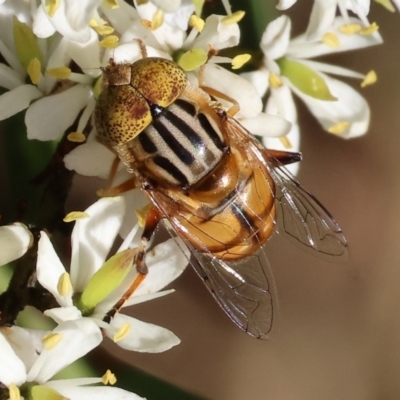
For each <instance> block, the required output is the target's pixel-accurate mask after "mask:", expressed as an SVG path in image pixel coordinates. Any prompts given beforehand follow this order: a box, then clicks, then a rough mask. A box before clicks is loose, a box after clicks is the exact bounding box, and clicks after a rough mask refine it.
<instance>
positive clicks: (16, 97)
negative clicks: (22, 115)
mask: <svg viewBox="0 0 400 400" xmlns="http://www.w3.org/2000/svg"><path fill="white" fill-rule="evenodd" d="M42 96H43V94H42V92H41V91H40V90H39V89H38V88H37V87H36V86H34V85H22V86H18V87H17V88H15V89H13V90H10V91H9V92H6V93H4V94H2V95H1V96H0V120H3V119H7V118H9V117H11V116H12V115H15V114H17V113H19V112H20V111H22V110H25V108H27V107H28V106H29V104H30V103H31V101H32V100H35V99H38V98H39V97H42Z"/></svg>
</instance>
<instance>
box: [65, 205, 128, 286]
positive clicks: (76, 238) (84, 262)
mask: <svg viewBox="0 0 400 400" xmlns="http://www.w3.org/2000/svg"><path fill="white" fill-rule="evenodd" d="M85 212H86V213H87V214H88V215H89V218H84V219H79V220H77V221H76V223H75V227H74V229H73V231H72V256H71V271H70V274H71V282H72V284H73V286H74V288H75V290H76V291H78V292H82V291H83V289H84V288H85V286H86V285H87V282H88V281H89V279H90V278H91V277H92V276H93V274H94V273H95V272H96V271H97V270H98V269H99V268H100V267H101V266H102V265H103V263H104V262H105V259H106V256H107V254H108V253H109V251H110V249H111V246H112V245H113V243H114V240H115V238H116V236H117V234H118V231H119V229H120V227H121V224H122V220H123V217H124V212H125V202H124V199H123V197H104V198H102V199H100V200H98V201H96V202H95V203H94V204H92V205H91V206H90V207H89V208H88V209H86V210H85Z"/></svg>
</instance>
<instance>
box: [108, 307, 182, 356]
mask: <svg viewBox="0 0 400 400" xmlns="http://www.w3.org/2000/svg"><path fill="white" fill-rule="evenodd" d="M125 323H128V324H129V325H130V327H131V330H130V332H129V334H128V336H126V337H125V338H124V339H122V340H120V341H118V342H117V344H118V346H120V347H122V348H123V349H126V350H133V351H138V352H140V353H161V352H163V351H167V350H169V349H170V348H172V347H174V346H176V345H178V344H179V343H180V340H179V338H178V337H177V336H176V335H175V334H174V333H172V332H171V331H169V330H168V329H165V328H162V327H161V326H157V325H153V324H149V323H147V322H143V321H139V320H138V319H136V318H132V317H129V316H127V315H123V314H116V315H115V317H114V318H113V319H112V321H111V323H110V325H111V326H113V327H114V328H116V329H118V328H119V327H120V326H121V325H123V324H125ZM107 334H108V335H109V336H110V337H112V335H113V333H111V334H110V332H107Z"/></svg>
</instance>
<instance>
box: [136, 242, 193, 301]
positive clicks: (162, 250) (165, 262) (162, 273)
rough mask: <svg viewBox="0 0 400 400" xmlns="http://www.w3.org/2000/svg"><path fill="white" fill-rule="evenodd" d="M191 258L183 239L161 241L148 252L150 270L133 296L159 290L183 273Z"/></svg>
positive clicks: (147, 262)
mask: <svg viewBox="0 0 400 400" xmlns="http://www.w3.org/2000/svg"><path fill="white" fill-rule="evenodd" d="M177 242H178V243H179V245H178V244H177ZM189 259H190V252H189V250H188V248H187V247H186V245H185V244H184V243H183V242H182V240H181V239H179V238H176V239H168V240H167V241H165V242H163V243H160V244H159V245H157V246H156V247H154V249H152V250H150V251H149V252H148V253H147V254H146V265H147V267H148V269H149V272H148V274H147V276H146V278H145V280H144V281H143V282H142V283H141V285H140V286H139V287H138V289H137V290H136V291H135V293H134V294H133V296H140V295H143V294H147V293H155V292H158V291H159V290H161V289H162V288H164V287H165V286H167V285H168V284H169V283H171V282H172V281H173V280H175V279H176V278H177V277H178V276H180V275H181V273H182V272H183V271H184V270H185V268H186V266H187V265H188V262H189Z"/></svg>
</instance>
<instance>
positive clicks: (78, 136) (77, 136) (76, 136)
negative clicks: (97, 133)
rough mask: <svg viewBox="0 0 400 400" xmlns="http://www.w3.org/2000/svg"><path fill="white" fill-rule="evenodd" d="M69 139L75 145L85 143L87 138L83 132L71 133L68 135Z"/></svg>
mask: <svg viewBox="0 0 400 400" xmlns="http://www.w3.org/2000/svg"><path fill="white" fill-rule="evenodd" d="M67 139H68V140H69V141H70V142H74V143H83V142H84V141H85V140H86V136H85V135H84V134H83V133H81V132H71V133H70V134H68V136H67Z"/></svg>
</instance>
